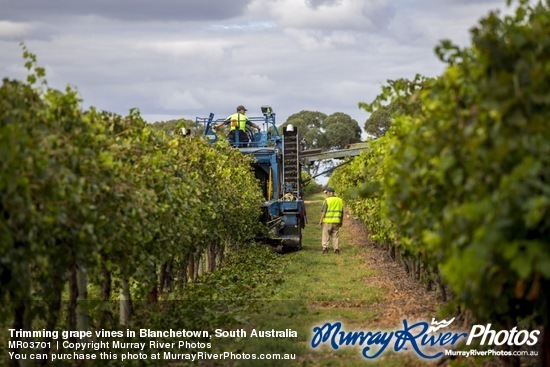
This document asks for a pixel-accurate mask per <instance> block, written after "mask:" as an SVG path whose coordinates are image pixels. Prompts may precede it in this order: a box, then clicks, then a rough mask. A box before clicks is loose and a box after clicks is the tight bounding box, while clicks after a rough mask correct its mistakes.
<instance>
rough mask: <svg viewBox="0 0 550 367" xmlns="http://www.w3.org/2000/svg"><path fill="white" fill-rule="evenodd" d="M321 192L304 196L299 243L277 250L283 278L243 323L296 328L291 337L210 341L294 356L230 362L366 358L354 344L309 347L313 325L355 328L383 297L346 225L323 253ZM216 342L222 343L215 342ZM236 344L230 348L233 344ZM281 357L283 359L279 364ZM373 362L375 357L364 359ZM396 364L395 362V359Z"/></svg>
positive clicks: (324, 362) (354, 361)
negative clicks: (333, 248) (333, 247)
mask: <svg viewBox="0 0 550 367" xmlns="http://www.w3.org/2000/svg"><path fill="white" fill-rule="evenodd" d="M324 197H325V196H324V194H322V193H321V194H316V195H314V196H312V197H309V198H308V200H307V202H306V209H307V214H308V220H309V223H308V225H307V226H306V228H305V230H304V231H303V241H302V243H303V248H302V250H301V251H297V252H294V253H290V254H285V255H281V259H280V260H281V266H282V267H283V270H282V274H283V276H282V277H283V281H282V283H281V284H280V285H279V286H278V290H277V292H276V293H275V294H273V296H272V297H269V298H268V299H265V300H263V301H262V302H261V305H260V306H259V307H258V309H257V311H256V312H255V313H251V314H249V315H248V322H247V324H246V326H245V327H246V328H248V329H252V328H256V329H261V330H271V329H275V330H285V329H287V328H290V329H293V330H296V331H297V333H298V337H297V338H296V339H292V338H278V339H274V338H247V339H246V343H243V341H242V340H238V341H237V340H233V341H227V340H224V341H222V340H220V341H216V340H214V341H213V343H212V344H213V346H214V347H216V345H224V347H225V348H227V349H226V350H235V349H238V350H240V351H242V352H244V353H255V354H262V353H281V354H283V353H296V355H297V360H295V361H284V362H283V361H265V360H263V361H261V363H260V362H258V361H237V362H235V361H232V362H231V363H230V365H232V366H282V365H284V366H364V365H365V363H366V361H365V359H364V358H363V357H362V356H361V355H360V350H359V349H357V348H343V349H340V350H338V351H334V350H332V349H331V348H324V347H323V348H318V349H316V350H312V349H311V348H310V346H309V343H310V340H311V335H312V331H313V327H314V326H321V325H323V324H324V323H325V322H327V321H341V322H342V323H343V325H344V326H345V327H346V328H347V329H349V330H352V329H353V330H360V329H361V327H364V325H366V324H369V323H372V320H373V318H374V317H375V316H376V312H375V311H373V309H374V307H372V306H373V304H374V303H375V302H378V301H380V300H381V299H382V297H383V291H382V290H381V289H379V288H373V287H368V286H367V283H366V281H367V280H368V278H369V276H370V275H372V271H370V270H368V269H367V268H366V266H365V260H364V258H365V249H364V248H362V247H360V246H357V245H355V243H356V241H352V239H351V238H350V236H349V234H348V233H347V231H346V226H345V224H344V227H343V228H342V230H341V231H340V250H341V253H340V255H335V254H334V253H332V252H330V253H329V254H322V247H321V226H319V225H318V222H319V218H320V211H321V207H322V203H323V199H324ZM220 343H221V344H220ZM232 348H235V349H232ZM282 363H284V364H282ZM369 364H370V365H372V366H376V365H377V364H376V363H374V364H373V363H369ZM395 365H396V366H397V365H399V364H395Z"/></svg>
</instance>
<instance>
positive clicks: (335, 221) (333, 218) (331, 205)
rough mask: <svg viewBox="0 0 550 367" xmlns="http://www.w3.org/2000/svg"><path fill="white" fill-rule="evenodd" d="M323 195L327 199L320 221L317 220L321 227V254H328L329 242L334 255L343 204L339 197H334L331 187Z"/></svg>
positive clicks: (341, 220) (342, 213)
mask: <svg viewBox="0 0 550 367" xmlns="http://www.w3.org/2000/svg"><path fill="white" fill-rule="evenodd" d="M325 194H326V195H327V198H326V199H325V202H324V203H323V208H322V209H321V219H320V220H319V225H322V226H323V235H322V239H321V243H322V245H323V254H327V253H328V246H329V244H330V243H331V242H332V248H333V249H334V253H335V254H339V253H340V247H339V232H340V227H342V224H343V220H344V202H343V201H342V199H340V198H339V197H336V196H334V189H333V188H332V187H327V189H326V190H325Z"/></svg>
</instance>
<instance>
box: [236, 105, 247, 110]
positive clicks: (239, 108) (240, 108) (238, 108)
mask: <svg viewBox="0 0 550 367" xmlns="http://www.w3.org/2000/svg"><path fill="white" fill-rule="evenodd" d="M240 110H245V111H248V110H247V109H246V108H244V106H242V105H241V106H237V111H240Z"/></svg>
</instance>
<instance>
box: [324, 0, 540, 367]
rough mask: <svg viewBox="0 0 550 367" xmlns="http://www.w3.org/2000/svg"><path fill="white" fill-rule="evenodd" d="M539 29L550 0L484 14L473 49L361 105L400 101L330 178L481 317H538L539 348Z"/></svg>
mask: <svg viewBox="0 0 550 367" xmlns="http://www.w3.org/2000/svg"><path fill="white" fill-rule="evenodd" d="M548 34H550V9H549V5H548V3H547V2H546V3H542V2H541V3H539V4H537V5H533V6H531V5H530V4H529V3H528V2H527V1H520V2H519V5H518V7H517V9H516V10H515V12H514V13H513V14H512V15H509V16H504V17H500V16H499V15H498V14H495V13H491V14H489V15H488V16H487V17H485V18H484V19H482V20H481V21H480V24H479V25H478V26H477V27H476V28H474V29H473V30H472V46H471V47H468V48H464V49H461V48H459V47H457V46H454V45H452V44H451V43H450V42H448V41H445V42H442V43H441V45H440V46H438V47H437V48H436V51H437V53H438V55H439V57H440V59H441V60H442V61H444V62H446V63H447V64H448V66H447V68H446V70H445V72H444V73H443V74H442V75H441V76H439V77H437V78H434V79H427V78H422V77H420V76H417V77H416V78H415V79H414V80H412V81H408V80H397V81H392V82H390V83H389V85H388V86H385V87H384V88H383V91H382V93H381V94H380V95H379V96H378V97H377V98H376V99H375V100H374V101H373V102H372V103H370V104H366V103H365V104H361V106H362V107H363V108H365V109H367V110H369V111H371V112H372V111H374V110H376V109H377V108H379V107H381V106H383V105H385V104H386V103H388V102H395V101H396V99H399V106H400V107H401V108H400V111H399V112H398V113H396V114H395V115H394V116H393V125H392V127H391V129H390V130H389V131H388V133H387V134H386V135H385V136H383V137H382V138H380V139H377V140H375V141H373V142H372V143H371V146H370V149H369V150H367V151H366V152H364V153H363V154H362V155H361V156H360V157H359V158H358V159H356V160H355V162H353V163H352V164H350V165H347V166H345V167H343V168H341V169H339V170H337V171H336V172H335V173H334V175H333V177H332V178H331V184H333V185H334V186H335V187H336V188H337V189H338V190H341V191H342V192H344V191H347V192H348V193H349V200H348V205H349V206H350V208H351V209H352V210H353V211H354V212H355V213H356V214H357V215H358V216H359V217H360V218H362V219H363V220H364V221H365V222H366V224H367V226H368V227H369V229H370V230H371V231H372V233H373V236H374V239H375V241H377V242H378V243H380V244H384V245H386V246H388V248H389V249H390V250H397V251H399V253H400V254H401V256H402V258H405V259H410V260H407V261H406V262H407V264H413V265H414V267H415V269H416V270H418V269H420V268H422V269H423V270H424V271H422V274H423V275H424V276H426V277H427V278H428V279H429V280H430V281H438V282H440V284H441V286H442V287H441V289H442V290H443V291H445V290H446V289H450V290H451V291H452V294H453V296H454V297H453V299H454V300H455V301H456V302H457V303H459V304H460V305H463V306H465V307H467V308H468V309H469V310H470V311H471V312H473V314H474V317H476V318H477V319H478V320H483V321H488V322H493V323H500V325H502V326H503V327H505V328H512V327H513V326H515V325H517V324H518V322H523V323H527V324H529V325H530V326H531V327H539V326H541V325H543V326H544V330H545V333H544V341H543V343H544V346H543V350H546V351H548V350H550V330H549V328H550V319H549V317H550V299H549V297H548V296H549V295H548V292H547V290H548V289H550V124H549V121H550V61H549V60H550V38H548ZM404 101H405V102H404ZM407 101H408V102H407ZM419 273H420V272H417V274H418V275H420V274H419ZM444 285H446V286H444ZM545 290H546V291H545ZM443 294H445V293H443ZM548 357H549V356H546V358H547V361H550V358H548Z"/></svg>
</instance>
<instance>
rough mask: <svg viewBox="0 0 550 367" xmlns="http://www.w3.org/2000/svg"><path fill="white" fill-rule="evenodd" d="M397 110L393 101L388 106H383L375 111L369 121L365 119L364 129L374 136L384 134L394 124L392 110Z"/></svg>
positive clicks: (378, 136) (377, 136)
mask: <svg viewBox="0 0 550 367" xmlns="http://www.w3.org/2000/svg"><path fill="white" fill-rule="evenodd" d="M394 111H395V104H393V103H391V104H389V105H388V106H382V107H380V108H379V109H377V110H376V111H374V112H373V113H372V114H371V115H370V116H369V118H368V119H367V121H365V126H364V129H365V131H366V132H367V134H369V135H371V136H373V137H374V138H380V137H382V136H384V134H385V133H386V131H388V129H389V128H390V126H391V124H392V120H391V119H392V112H394Z"/></svg>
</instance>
